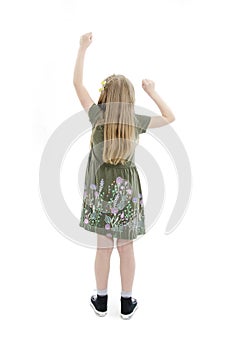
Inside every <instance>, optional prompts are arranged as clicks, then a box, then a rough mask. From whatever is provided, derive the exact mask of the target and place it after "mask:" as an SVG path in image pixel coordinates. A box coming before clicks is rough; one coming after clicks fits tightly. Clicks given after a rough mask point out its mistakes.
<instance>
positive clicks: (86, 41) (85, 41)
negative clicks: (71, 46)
mask: <svg viewBox="0 0 232 350" xmlns="http://www.w3.org/2000/svg"><path fill="white" fill-rule="evenodd" d="M92 38H93V36H92V32H90V33H86V34H84V35H82V36H81V37H80V47H82V48H84V49H87V47H89V45H90V44H91V43H92Z"/></svg>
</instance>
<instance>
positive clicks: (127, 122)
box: [90, 74, 137, 165]
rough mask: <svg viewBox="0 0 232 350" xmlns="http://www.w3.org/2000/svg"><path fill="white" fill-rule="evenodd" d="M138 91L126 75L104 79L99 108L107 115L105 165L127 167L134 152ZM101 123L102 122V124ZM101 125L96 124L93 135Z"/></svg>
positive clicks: (105, 118) (105, 116)
mask: <svg viewBox="0 0 232 350" xmlns="http://www.w3.org/2000/svg"><path fill="white" fill-rule="evenodd" d="M134 102H135V91H134V87H133V85H132V83H131V82H130V81H129V79H127V78H126V77H125V76H124V75H115V74H113V75H110V76H109V77H107V78H106V79H105V85H104V89H102V91H101V94H100V96H99V100H98V105H99V106H100V107H101V108H102V110H103V115H104V149H103V162H105V163H110V164H114V165H116V164H119V163H121V164H125V162H126V160H127V158H128V157H130V156H131V155H132V154H133V151H134V148H135V141H137V140H136V135H135V127H134ZM100 123H102V121H100ZM98 125H99V122H97V123H96V125H95V127H94V129H93V132H92V135H91V141H90V144H91V147H92V146H93V133H94V131H95V128H96V127H97V126H98Z"/></svg>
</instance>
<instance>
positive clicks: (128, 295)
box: [121, 290, 132, 298]
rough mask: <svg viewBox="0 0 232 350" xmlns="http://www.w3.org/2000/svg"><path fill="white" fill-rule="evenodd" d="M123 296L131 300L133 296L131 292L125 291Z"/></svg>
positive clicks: (122, 293)
mask: <svg viewBox="0 0 232 350" xmlns="http://www.w3.org/2000/svg"><path fill="white" fill-rule="evenodd" d="M121 296H122V297H123V298H130V297H131V296H132V292H131V291H130V292H126V291H125V290H122V291H121Z"/></svg>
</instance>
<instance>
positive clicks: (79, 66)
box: [73, 32, 94, 111]
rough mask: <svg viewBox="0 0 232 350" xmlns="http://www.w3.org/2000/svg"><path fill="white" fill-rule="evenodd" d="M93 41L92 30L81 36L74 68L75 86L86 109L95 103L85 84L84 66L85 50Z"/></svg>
mask: <svg viewBox="0 0 232 350" xmlns="http://www.w3.org/2000/svg"><path fill="white" fill-rule="evenodd" d="M91 43H92V33H91V32H90V33H86V34H84V35H82V36H81V38H80V47H79V50H78V54H77V59H76V64H75V69H74V75H73V85H74V87H75V90H76V93H77V96H78V98H79V100H80V103H81V105H82V107H83V108H84V109H85V110H86V111H88V110H89V108H90V107H91V106H92V104H93V103H94V101H93V100H92V98H91V97H90V95H89V93H88V91H87V90H86V88H85V87H84V85H83V67H84V58H85V52H86V50H87V48H88V47H89V45H90V44H91Z"/></svg>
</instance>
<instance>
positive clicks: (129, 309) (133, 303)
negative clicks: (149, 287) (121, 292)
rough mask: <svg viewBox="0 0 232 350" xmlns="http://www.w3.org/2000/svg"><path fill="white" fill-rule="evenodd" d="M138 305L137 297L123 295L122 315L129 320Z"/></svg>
mask: <svg viewBox="0 0 232 350" xmlns="http://www.w3.org/2000/svg"><path fill="white" fill-rule="evenodd" d="M137 308H138V305H137V300H136V299H135V298H132V297H130V298H124V297H121V317H122V318H123V319H124V320H128V319H129V318H131V317H132V316H133V315H134V313H135V310H137Z"/></svg>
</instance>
